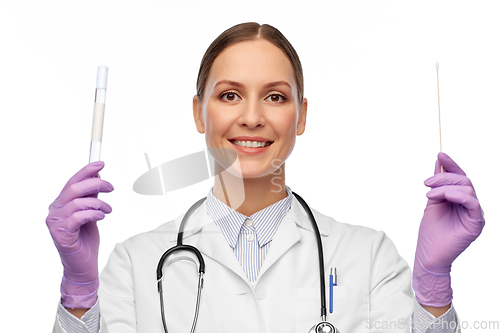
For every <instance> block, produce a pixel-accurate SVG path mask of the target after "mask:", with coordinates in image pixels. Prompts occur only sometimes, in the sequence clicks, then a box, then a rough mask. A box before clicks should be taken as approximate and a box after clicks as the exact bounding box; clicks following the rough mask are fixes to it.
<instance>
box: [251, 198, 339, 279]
mask: <svg viewBox="0 0 500 333" xmlns="http://www.w3.org/2000/svg"><path fill="white" fill-rule="evenodd" d="M311 210H312V209H311ZM313 214H314V211H313ZM315 217H316V215H315ZM316 223H317V225H318V229H319V231H320V234H321V235H322V236H328V235H329V228H328V225H326V223H325V221H323V220H322V219H318V218H316ZM301 229H305V230H308V231H309V232H314V231H313V227H312V224H311V221H310V218H309V215H308V214H307V213H306V211H305V210H304V208H303V207H302V205H301V204H300V202H299V201H298V200H297V199H296V198H295V196H293V198H292V204H291V207H290V210H289V211H288V213H287V214H286V215H285V216H284V217H283V220H282V221H281V223H280V226H279V228H278V230H277V231H276V234H275V235H274V237H273V241H272V244H271V247H270V248H269V252H268V253H267V256H266V259H265V260H264V263H263V265H262V267H261V269H260V271H259V276H258V278H257V282H258V280H260V278H261V277H262V276H263V275H264V273H265V272H266V271H267V270H268V269H270V268H271V267H272V265H274V264H275V263H276V262H277V261H278V260H279V259H280V258H281V257H282V256H284V255H285V254H286V253H287V252H288V250H290V249H291V248H292V247H293V246H294V245H295V244H297V243H298V242H300V241H301V240H302V233H301Z"/></svg>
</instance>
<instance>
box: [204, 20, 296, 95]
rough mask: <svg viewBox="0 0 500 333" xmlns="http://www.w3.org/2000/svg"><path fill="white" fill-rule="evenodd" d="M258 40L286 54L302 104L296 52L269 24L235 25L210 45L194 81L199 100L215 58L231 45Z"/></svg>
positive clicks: (248, 23)
mask: <svg viewBox="0 0 500 333" xmlns="http://www.w3.org/2000/svg"><path fill="white" fill-rule="evenodd" d="M258 38H263V39H265V40H267V41H268V42H270V43H271V44H273V45H275V46H276V47H278V48H279V49H281V50H282V51H283V52H284V53H285V54H286V56H287V57H288V59H290V63H291V64H292V68H293V71H294V72H295V81H297V90H298V97H299V102H300V103H302V98H303V96H304V75H303V73H302V65H301V64H300V59H299V56H298V54H297V52H295V49H294V48H293V46H292V44H290V42H289V41H288V40H287V39H286V38H285V36H283V34H282V33H281V32H280V31H279V30H278V29H276V28H274V27H273V26H270V25H269V24H263V25H260V24H258V23H255V22H247V23H240V24H237V25H235V26H233V27H231V28H229V29H227V30H226V31H224V32H223V33H222V34H220V35H219V37H217V38H216V39H215V40H214V41H213V42H212V44H210V46H209V47H208V49H207V51H206V52H205V55H204V56H203V59H202V60H201V64H200V71H199V72H198V80H197V81H196V90H197V94H198V97H199V98H200V100H201V99H203V93H204V91H205V84H206V82H207V79H208V74H209V73H210V69H211V68H212V64H213V63H214V60H215V58H217V56H218V55H219V54H220V53H221V52H222V51H224V49H226V48H227V47H229V46H231V45H234V44H236V43H239V42H243V41H249V40H254V39H258Z"/></svg>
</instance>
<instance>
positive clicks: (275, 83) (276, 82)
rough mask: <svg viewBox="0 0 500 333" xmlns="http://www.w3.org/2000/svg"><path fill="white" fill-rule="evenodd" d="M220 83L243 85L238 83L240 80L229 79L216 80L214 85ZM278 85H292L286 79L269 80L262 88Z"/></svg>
mask: <svg viewBox="0 0 500 333" xmlns="http://www.w3.org/2000/svg"><path fill="white" fill-rule="evenodd" d="M222 83H227V84H229V85H232V86H235V87H243V83H240V82H236V81H231V80H220V81H219V82H217V83H216V84H215V86H214V87H217V86H218V85H219V84H222ZM279 85H286V86H288V87H289V88H290V89H292V87H291V86H290V84H289V83H288V82H286V81H275V82H270V83H268V84H265V85H264V88H271V87H275V86H279Z"/></svg>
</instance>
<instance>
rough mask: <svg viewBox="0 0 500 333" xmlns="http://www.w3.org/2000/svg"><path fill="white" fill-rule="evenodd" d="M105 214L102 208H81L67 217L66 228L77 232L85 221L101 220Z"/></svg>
mask: <svg viewBox="0 0 500 333" xmlns="http://www.w3.org/2000/svg"><path fill="white" fill-rule="evenodd" d="M105 216H106V215H105V214H104V212H103V211H101V210H93V209H91V210H80V211H78V212H75V213H74V214H73V215H71V216H70V217H69V218H67V220H66V228H67V230H68V231H70V232H75V231H77V230H78V229H79V228H80V227H81V226H82V225H84V224H85V223H87V222H96V221H100V220H102V219H104V217H105Z"/></svg>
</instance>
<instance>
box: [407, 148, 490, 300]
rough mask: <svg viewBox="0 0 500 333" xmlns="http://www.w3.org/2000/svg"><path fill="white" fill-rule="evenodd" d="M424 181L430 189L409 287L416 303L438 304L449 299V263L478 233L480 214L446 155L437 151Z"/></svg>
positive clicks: (481, 222)
mask: <svg viewBox="0 0 500 333" xmlns="http://www.w3.org/2000/svg"><path fill="white" fill-rule="evenodd" d="M441 165H442V166H443V168H444V172H443V173H441ZM424 183H425V185H426V186H428V187H430V188H431V190H430V191H429V192H428V193H427V198H428V199H429V200H428V202H427V207H426V208H425V212H424V217H423V218H422V222H421V223H420V230H419V233H418V242H417V251H416V253H415V265H414V269H413V289H414V291H415V296H416V297H417V301H418V302H419V303H420V304H422V305H428V306H433V307H441V306H446V305H448V304H450V303H451V300H452V290H451V280H450V271H451V264H452V263H453V261H454V260H455V259H456V258H457V257H458V256H459V255H460V253H462V252H463V251H464V250H465V249H466V248H467V247H468V246H469V245H470V244H471V243H472V242H473V241H474V240H475V239H476V238H477V237H478V236H479V234H480V233H481V231H482V229H483V227H484V217H483V210H482V209H481V206H480V204H479V201H478V199H477V197H476V192H475V191H474V187H473V186H472V183H471V181H470V179H469V178H467V176H466V175H465V172H463V170H462V169H461V168H460V167H459V166H458V165H457V164H456V163H455V162H454V161H453V160H452V159H451V158H450V157H449V156H448V155H446V154H444V153H439V155H438V160H437V161H436V167H435V171H434V176H432V177H431V178H429V179H427V180H426V181H425V182H424Z"/></svg>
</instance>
